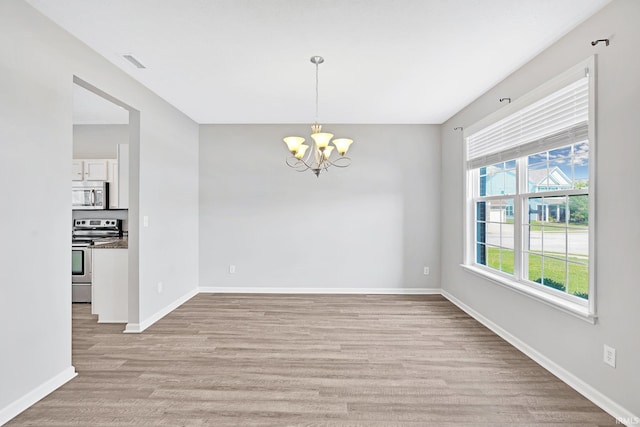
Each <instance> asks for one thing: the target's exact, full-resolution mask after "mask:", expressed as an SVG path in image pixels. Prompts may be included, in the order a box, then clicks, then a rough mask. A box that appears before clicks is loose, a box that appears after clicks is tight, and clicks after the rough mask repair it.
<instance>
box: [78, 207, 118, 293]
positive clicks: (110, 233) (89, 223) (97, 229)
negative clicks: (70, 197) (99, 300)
mask: <svg viewBox="0 0 640 427" xmlns="http://www.w3.org/2000/svg"><path fill="white" fill-rule="evenodd" d="M118 237H122V220H119V219H111V218H79V219H76V220H74V221H73V233H72V238H73V240H72V243H71V301H72V302H91V283H92V281H93V280H92V273H91V253H92V250H93V249H92V245H93V243H94V242H96V241H100V240H104V239H114V238H118Z"/></svg>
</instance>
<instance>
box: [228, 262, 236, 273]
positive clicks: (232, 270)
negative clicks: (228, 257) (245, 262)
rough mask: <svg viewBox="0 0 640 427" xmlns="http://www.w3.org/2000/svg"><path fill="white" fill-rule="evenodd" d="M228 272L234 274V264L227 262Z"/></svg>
mask: <svg viewBox="0 0 640 427" xmlns="http://www.w3.org/2000/svg"><path fill="white" fill-rule="evenodd" d="M229 274H236V266H235V265H233V264H229Z"/></svg>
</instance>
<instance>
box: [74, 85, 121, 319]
mask: <svg viewBox="0 0 640 427" xmlns="http://www.w3.org/2000/svg"><path fill="white" fill-rule="evenodd" d="M73 100H74V125H73V159H72V176H71V182H72V185H71V186H72V197H71V199H72V221H73V224H72V230H73V232H72V302H73V303H90V304H91V313H92V314H93V315H96V316H97V320H98V322H99V323H126V322H127V321H128V238H127V237H128V221H129V215H128V202H129V113H128V111H127V110H125V109H123V108H121V107H119V106H117V105H115V104H113V103H111V102H109V101H108V100H106V99H104V98H102V97H100V96H98V95H96V94H94V93H93V92H91V91H89V90H87V89H84V88H82V87H81V86H79V85H77V84H76V85H74V98H73Z"/></svg>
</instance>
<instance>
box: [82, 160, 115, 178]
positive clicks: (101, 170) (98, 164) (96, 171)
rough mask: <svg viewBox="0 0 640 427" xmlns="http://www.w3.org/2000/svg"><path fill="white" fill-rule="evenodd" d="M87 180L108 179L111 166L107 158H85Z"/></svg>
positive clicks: (85, 176)
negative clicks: (108, 164)
mask: <svg viewBox="0 0 640 427" xmlns="http://www.w3.org/2000/svg"><path fill="white" fill-rule="evenodd" d="M84 179H85V181H108V180H109V168H108V167H107V161H106V160H85V161H84Z"/></svg>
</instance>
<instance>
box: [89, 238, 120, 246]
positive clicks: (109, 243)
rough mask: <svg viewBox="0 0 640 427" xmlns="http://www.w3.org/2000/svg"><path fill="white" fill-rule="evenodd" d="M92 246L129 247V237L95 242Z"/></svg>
mask: <svg viewBox="0 0 640 427" xmlns="http://www.w3.org/2000/svg"><path fill="white" fill-rule="evenodd" d="M90 247H91V248H92V249H128V248H129V239H128V238H127V237H120V238H117V239H111V240H105V241H101V242H94V244H93V245H92V246H90Z"/></svg>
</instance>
